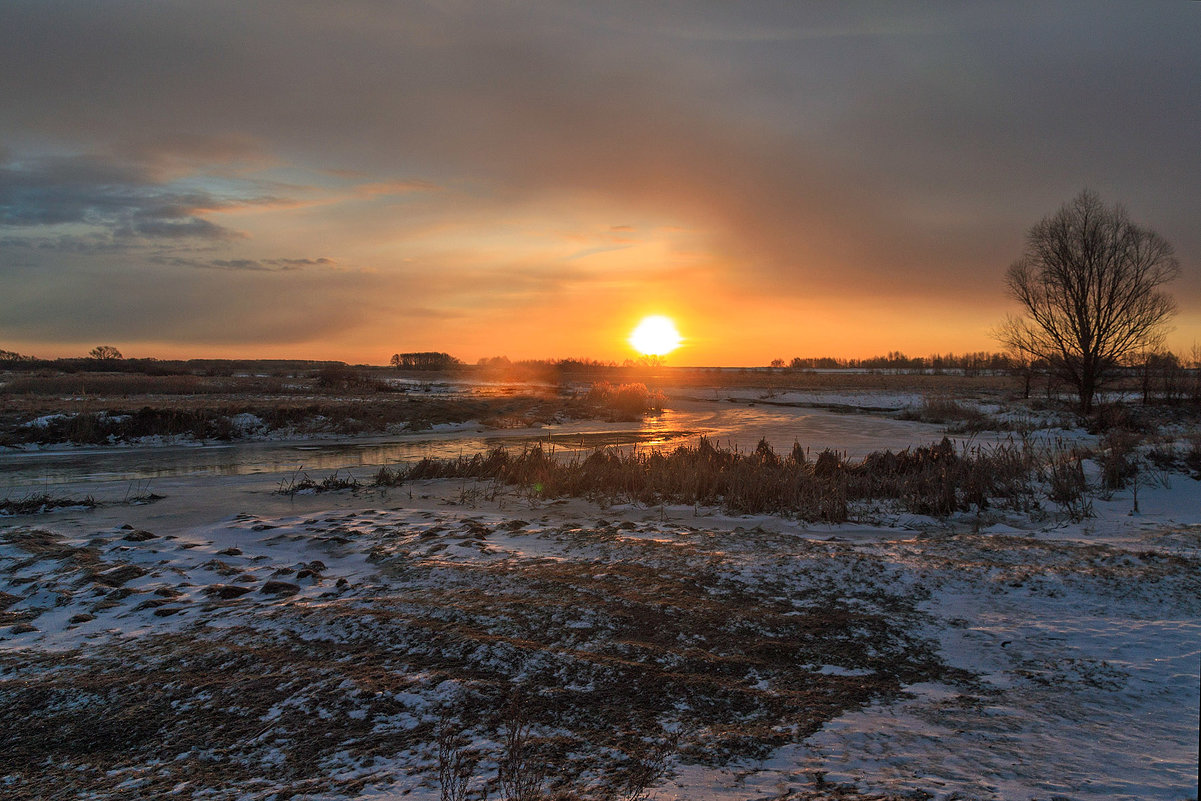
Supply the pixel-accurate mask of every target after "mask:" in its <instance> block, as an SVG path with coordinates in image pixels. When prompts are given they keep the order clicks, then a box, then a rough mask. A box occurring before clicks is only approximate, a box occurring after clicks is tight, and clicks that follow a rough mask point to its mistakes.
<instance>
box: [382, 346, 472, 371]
mask: <svg viewBox="0 0 1201 801" xmlns="http://www.w3.org/2000/svg"><path fill="white" fill-rule="evenodd" d="M389 364H391V365H392V366H393V367H395V368H396V369H398V370H446V369H449V368H451V367H457V366H459V365H460V364H462V362H461V361H459V360H458V359H456V358H455V357H454V356H451V355H450V354H449V353H442V352H440V351H433V350H426V351H417V352H414V353H393V354H392V358H391V359H390V360H389Z"/></svg>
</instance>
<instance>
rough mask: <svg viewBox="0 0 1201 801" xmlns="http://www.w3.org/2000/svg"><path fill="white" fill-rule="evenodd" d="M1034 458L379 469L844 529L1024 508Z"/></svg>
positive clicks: (987, 450)
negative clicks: (875, 520) (857, 511)
mask: <svg viewBox="0 0 1201 801" xmlns="http://www.w3.org/2000/svg"><path fill="white" fill-rule="evenodd" d="M1037 466H1038V465H1037V464H1036V463H1035V460H1034V458H1033V457H1032V455H1031V454H1030V453H1029V452H1027V451H1024V450H1022V449H1020V448H1018V447H1016V446H1011V445H995V446H989V447H984V446H976V447H973V448H964V449H957V448H956V447H955V446H954V445H953V444H952V443H951V442H950V440H947V439H944V440H943V441H942V442H941V443H939V444H937V445H932V446H928V447H921V448H912V449H905V450H903V451H901V452H899V453H892V452H891V451H884V452H877V453H873V454H870V455H869V456H867V457H866V458H864V459H863V460H862V461H858V462H851V461H848V460H846V459H845V457H844V456H843V455H842V454H840V453H838V452H835V451H830V450H826V451H823V452H822V453H820V454H818V455H817V457H816V459H810V458H809V454H808V453H806V451H805V450H804V449H803V448H801V447H800V446H799V445H798V446H795V447H794V448H793V450H792V451H791V452H790V453H789V454H787V455H786V456H780V455H779V454H777V453H776V452H775V451H774V450H773V449H772V448H771V446H770V445H768V444H767V443H766V442H761V443H760V444H759V447H758V448H756V449H755V450H754V451H752V452H750V453H741V452H739V451H737V450H730V449H723V448H719V447H715V446H714V445H713V444H712V443H711V442H709V441H708V440H707V439H705V438H701V440H700V441H699V443H698V444H697V445H695V446H681V447H678V448H676V449H675V450H672V451H669V452H663V451H659V450H654V449H651V450H646V449H641V450H640V449H637V448H634V449H631V450H629V451H622V450H617V449H610V448H603V449H599V450H596V451H593V452H592V453H591V454H588V455H586V456H582V455H578V454H576V455H572V456H571V457H570V458H567V459H561V458H556V455H555V453H554V452H553V450H551V449H547V448H543V447H542V446H541V445H535V446H533V447H530V448H526V449H524V450H522V451H520V452H516V453H514V452H510V451H507V450H505V449H503V448H496V449H493V450H491V451H489V452H488V453H484V454H475V455H473V456H470V457H466V456H465V457H459V458H458V459H454V460H435V459H428V458H427V459H423V460H421V461H419V462H417V463H415V464H413V465H410V466H408V467H398V468H395V469H388V468H382V469H381V470H380V471H379V472H378V473H377V475H376V477H375V484H376V485H378V486H396V485H398V484H401V483H404V482H406V481H415V480H420V479H430V478H472V479H480V480H495V481H498V482H501V483H504V484H510V485H517V486H520V487H523V488H525V489H526V490H527V491H530V492H532V493H534V494H536V495H538V496H545V497H562V496H576V497H583V498H589V499H593V500H598V501H602V502H605V503H615V502H635V503H641V504H660V503H670V504H699V505H706V506H720V507H722V508H724V509H726V510H728V511H730V512H734V513H745V514H782V515H788V516H794V517H797V518H800V519H803V520H809V521H826V522H835V523H838V522H843V521H846V520H847V519H848V518H849V516H850V508H851V504H853V503H857V502H875V501H892V502H895V503H897V504H899V505H900V507H901V508H902V509H904V510H906V511H909V512H913V513H915V514H926V515H933V516H935V517H946V516H948V515H951V514H954V513H955V512H962V511H971V510H973V509H974V510H977V511H979V510H983V509H986V508H988V507H989V506H990V505H991V504H994V503H996V502H998V500H1000V501H1003V502H1009V503H1012V504H1015V505H1027V506H1028V505H1029V503H1030V498H1031V496H1032V494H1033V488H1032V482H1033V481H1034V480H1035V479H1036V478H1037V469H1036V468H1037Z"/></svg>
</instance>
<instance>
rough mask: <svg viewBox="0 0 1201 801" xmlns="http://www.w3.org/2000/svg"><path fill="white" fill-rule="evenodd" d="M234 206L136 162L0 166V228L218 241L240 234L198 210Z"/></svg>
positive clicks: (49, 160)
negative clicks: (75, 228)
mask: <svg viewBox="0 0 1201 801" xmlns="http://www.w3.org/2000/svg"><path fill="white" fill-rule="evenodd" d="M233 205H235V204H233V203H231V202H230V201H227V200H223V199H220V198H217V197H216V196H214V195H212V194H210V193H207V192H199V191H195V190H190V191H184V190H181V189H178V188H174V187H172V186H170V185H168V184H162V183H159V182H158V181H156V180H155V178H154V176H153V174H152V172H151V171H150V170H148V169H147V168H146V167H144V166H143V165H138V164H128V163H123V162H117V161H113V160H110V159H106V158H103V157H100V156H94V155H79V156H68V157H61V156H56V157H45V158H42V159H37V160H33V161H31V162H26V163H15V164H14V163H10V164H9V165H7V166H4V167H0V226H8V227H12V228H38V227H45V226H56V225H72V224H75V225H86V226H90V227H93V228H97V229H100V230H102V231H107V232H108V233H109V234H111V235H112V236H113V237H118V238H128V237H140V238H145V239H170V240H177V239H182V238H195V239H209V240H222V239H232V238H237V237H238V236H240V234H238V233H237V232H235V231H232V230H230V229H228V228H225V227H223V226H220V225H218V224H216V223H214V222H212V221H210V220H207V219H204V218H203V217H201V216H200V215H202V214H204V213H207V212H212V211H217V210H221V209H225V208H229V207H231V206H233Z"/></svg>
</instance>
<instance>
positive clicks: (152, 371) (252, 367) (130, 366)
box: [0, 350, 344, 376]
mask: <svg viewBox="0 0 1201 801" xmlns="http://www.w3.org/2000/svg"><path fill="white" fill-rule="evenodd" d="M341 364H344V362H338V361H332V360H315V359H155V358H141V359H125V358H113V357H106V358H95V357H84V356H80V357H76V358H64V359H40V358H38V357H36V356H26V355H23V354H19V353H16V352H14V351H9V350H0V370H13V371H20V372H30V371H34V372H36V371H48V372H57V373H135V374H140V375H150V376H166V375H201V376H205V375H207V376H229V375H238V374H241V373H252V374H270V375H290V374H299V373H305V372H308V371H311V370H314V369H318V368H321V367H326V366H328V365H341Z"/></svg>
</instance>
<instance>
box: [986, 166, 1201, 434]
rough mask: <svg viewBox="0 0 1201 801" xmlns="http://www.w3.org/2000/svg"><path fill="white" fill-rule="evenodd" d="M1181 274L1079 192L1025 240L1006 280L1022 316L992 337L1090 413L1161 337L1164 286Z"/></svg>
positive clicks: (1160, 247) (1147, 237)
mask: <svg viewBox="0 0 1201 801" xmlns="http://www.w3.org/2000/svg"><path fill="white" fill-rule="evenodd" d="M1179 272H1180V266H1179V264H1178V262H1177V261H1176V258H1175V256H1174V255H1173V253H1172V246H1171V245H1170V244H1168V242H1167V241H1166V240H1165V239H1164V238H1163V237H1161V236H1160V235H1159V234H1157V233H1155V232H1154V231H1152V230H1150V229H1147V228H1143V227H1141V226H1138V225H1136V224H1134V223H1132V222H1131V221H1130V218H1129V217H1128V216H1127V215H1126V210H1125V209H1124V208H1122V207H1121V206H1115V207H1113V208H1112V209H1111V208H1107V207H1106V206H1105V205H1104V204H1103V203H1102V202H1101V200H1100V198H1098V197H1097V195H1096V194H1094V193H1093V192H1090V191H1087V190H1085V191H1084V192H1081V193H1080V194H1079V195H1078V196H1077V197H1076V198H1075V199H1074V200H1072V201H1071V202H1069V203H1067V204H1066V205H1064V206H1063V208H1061V209H1060V210H1059V211H1058V212H1056V213H1055V214H1053V215H1051V216H1049V217H1045V218H1043V220H1042V221H1040V222H1039V223H1038V224H1036V225H1035V226H1034V227H1033V228H1031V229H1030V232H1029V233H1028V234H1027V235H1026V252H1025V253H1024V254H1023V256H1022V257H1021V258H1020V259H1018V260H1017V261H1016V262H1014V264H1013V265H1012V266H1011V267H1010V268H1009V272H1008V273H1006V276H1005V281H1006V285H1007V287H1008V290H1009V294H1010V295H1011V296H1012V297H1013V298H1014V299H1015V300H1017V301H1018V302H1019V303H1021V304H1022V306H1023V309H1024V311H1025V315H1024V316H1023V317H1017V318H1010V319H1009V320H1008V321H1007V322H1006V323H1005V324H1004V325H1003V326H1002V327H1001V328H1000V329H999V330H998V332H997V336H998V338H999V339H1000V340H1001V342H1002V344H1004V345H1005V346H1006V347H1007V348H1009V349H1010V350H1011V351H1013V352H1028V353H1030V354H1031V355H1033V356H1034V357H1036V358H1039V359H1044V360H1046V361H1047V362H1048V363H1049V364H1050V365H1051V368H1052V369H1053V370H1055V371H1056V372H1057V373H1058V374H1059V375H1060V376H1061V377H1062V378H1063V379H1064V380H1065V381H1066V382H1067V383H1068V384H1070V385H1071V386H1072V388H1073V389H1074V390H1075V391H1076V394H1077V396H1078V397H1079V399H1080V412H1081V413H1082V414H1088V413H1089V412H1091V411H1092V407H1093V399H1094V397H1095V396H1096V394H1097V391H1098V389H1100V387H1101V386H1102V385H1103V384H1104V381H1105V380H1106V379H1107V378H1108V377H1109V375H1110V374H1111V373H1112V371H1113V369H1114V368H1115V367H1117V366H1118V365H1120V364H1121V363H1122V362H1123V360H1125V359H1126V358H1127V357H1128V356H1130V355H1131V354H1133V353H1137V352H1139V351H1141V350H1143V349H1148V348H1151V347H1152V346H1154V345H1155V344H1157V343H1158V342H1160V341H1161V340H1162V337H1163V333H1164V329H1165V326H1166V324H1167V322H1168V320H1169V319H1171V317H1172V315H1173V314H1175V312H1176V304H1175V302H1174V301H1173V300H1172V299H1171V298H1170V297H1169V296H1168V295H1166V294H1164V293H1163V292H1161V291H1160V287H1162V286H1163V285H1164V284H1166V283H1167V282H1169V281H1171V280H1172V279H1173V278H1175V277H1176V276H1177V274H1178V273H1179Z"/></svg>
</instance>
